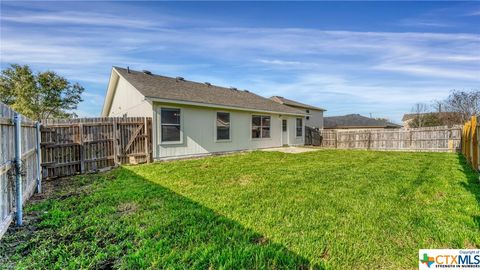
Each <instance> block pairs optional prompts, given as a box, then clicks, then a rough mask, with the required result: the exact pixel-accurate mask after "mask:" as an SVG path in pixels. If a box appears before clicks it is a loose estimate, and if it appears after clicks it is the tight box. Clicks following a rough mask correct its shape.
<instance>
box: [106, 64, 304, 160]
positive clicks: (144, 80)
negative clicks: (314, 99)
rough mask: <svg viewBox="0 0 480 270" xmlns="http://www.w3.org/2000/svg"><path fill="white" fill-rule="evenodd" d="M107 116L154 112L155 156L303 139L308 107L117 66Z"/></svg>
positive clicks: (110, 85) (292, 142)
mask: <svg viewBox="0 0 480 270" xmlns="http://www.w3.org/2000/svg"><path fill="white" fill-rule="evenodd" d="M102 116H104V117H107V116H117V117H118V116H120V117H121V116H124V117H126V116H143V117H153V124H152V133H153V138H152V144H153V158H154V159H156V160H161V159H168V158H180V157H190V156H198V155H206V154H210V153H218V152H232V151H240V150H249V149H260V148H270V147H280V146H284V145H303V144H304V129H305V116H306V113H305V111H302V110H299V109H297V108H293V107H289V106H285V105H282V104H279V103H277V102H274V101H272V100H270V99H268V98H264V97H261V96H259V95H256V94H254V93H252V92H249V91H247V90H239V89H236V88H225V87H220V86H215V85H212V84H210V83H199V82H192V81H188V80H185V79H184V78H181V77H177V78H171V77H165V76H160V75H155V74H152V73H151V72H149V71H143V72H140V71H134V70H130V69H128V68H127V69H125V68H119V67H113V69H112V72H111V75H110V81H109V83H108V89H107V94H106V97H105V102H104V105H103V110H102Z"/></svg>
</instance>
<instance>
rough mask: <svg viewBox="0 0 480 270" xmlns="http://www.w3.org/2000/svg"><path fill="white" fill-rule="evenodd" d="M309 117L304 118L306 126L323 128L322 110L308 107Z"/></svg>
mask: <svg viewBox="0 0 480 270" xmlns="http://www.w3.org/2000/svg"><path fill="white" fill-rule="evenodd" d="M309 117H310V118H309V119H308V120H305V125H306V126H309V127H314V128H319V129H323V111H320V110H312V109H310V115H309Z"/></svg>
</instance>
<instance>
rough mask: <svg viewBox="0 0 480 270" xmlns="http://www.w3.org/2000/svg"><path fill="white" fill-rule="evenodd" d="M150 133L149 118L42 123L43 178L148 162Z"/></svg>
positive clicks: (50, 121)
mask: <svg viewBox="0 0 480 270" xmlns="http://www.w3.org/2000/svg"><path fill="white" fill-rule="evenodd" d="M151 129H152V119H151V118H149V117H128V118H127V117H123V118H120V117H118V118H115V117H104V118H103V117H102V118H79V119H63V120H45V121H43V123H42V128H41V145H42V168H43V170H42V172H43V178H54V177H62V176H69V175H74V174H78V173H86V172H95V171H99V170H102V169H106V168H111V167H114V166H117V165H119V164H129V163H133V164H137V163H143V162H150V161H151V154H152V151H151V149H152V146H151V137H152V136H151V134H152V132H151Z"/></svg>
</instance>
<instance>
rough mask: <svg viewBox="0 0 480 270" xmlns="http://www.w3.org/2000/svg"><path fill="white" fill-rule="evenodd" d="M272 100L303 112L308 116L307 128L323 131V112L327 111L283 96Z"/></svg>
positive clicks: (306, 119)
mask: <svg viewBox="0 0 480 270" xmlns="http://www.w3.org/2000/svg"><path fill="white" fill-rule="evenodd" d="M270 99H271V100H273V101H275V102H278V103H280V104H283V105H286V106H289V107H292V108H296V109H299V110H303V111H304V112H305V113H306V114H307V116H306V117H305V126H307V127H312V128H317V129H323V112H324V111H326V110H325V109H322V108H320V107H315V106H312V105H307V104H304V103H301V102H298V101H295V100H291V99H287V98H284V97H281V96H273V97H271V98H270Z"/></svg>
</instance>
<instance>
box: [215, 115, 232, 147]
mask: <svg viewBox="0 0 480 270" xmlns="http://www.w3.org/2000/svg"><path fill="white" fill-rule="evenodd" d="M218 113H228V116H229V119H230V123H229V126H228V127H229V132H228V139H223V140H219V139H217V114H218ZM213 121H214V122H213V140H214V141H215V142H219V143H221V142H231V141H232V113H231V112H226V111H216V112H215V116H214V119H213Z"/></svg>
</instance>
